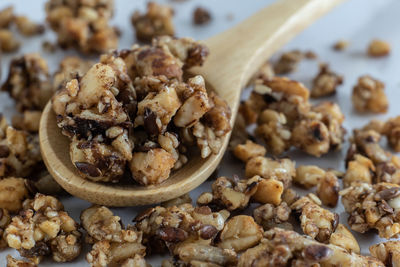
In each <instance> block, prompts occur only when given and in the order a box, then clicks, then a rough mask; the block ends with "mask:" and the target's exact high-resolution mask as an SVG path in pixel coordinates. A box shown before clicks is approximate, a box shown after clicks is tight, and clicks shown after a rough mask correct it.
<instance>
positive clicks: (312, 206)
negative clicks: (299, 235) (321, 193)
mask: <svg viewBox="0 0 400 267" xmlns="http://www.w3.org/2000/svg"><path fill="white" fill-rule="evenodd" d="M311 196H312V198H310V195H309V196H305V197H302V198H300V199H299V200H297V201H296V202H294V203H293V204H292V205H291V208H292V210H294V211H295V212H297V213H300V222H301V228H302V230H303V232H304V233H305V234H306V235H308V236H310V237H312V238H314V239H316V240H318V241H320V242H328V241H329V238H330V237H331V235H332V233H333V232H335V230H336V227H337V225H338V223H339V215H338V214H337V213H332V212H331V211H329V210H327V209H324V208H322V207H320V203H316V202H315V200H316V201H317V202H320V200H319V199H318V198H317V197H316V196H315V195H311Z"/></svg>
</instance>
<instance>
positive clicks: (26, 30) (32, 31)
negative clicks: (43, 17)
mask: <svg viewBox="0 0 400 267" xmlns="http://www.w3.org/2000/svg"><path fill="white" fill-rule="evenodd" d="M14 22H15V25H16V26H17V29H18V31H19V32H20V33H21V34H22V35H24V36H33V35H38V34H42V33H43V32H44V25H41V24H37V23H35V22H33V21H31V20H30V19H29V18H28V17H26V16H15V17H14Z"/></svg>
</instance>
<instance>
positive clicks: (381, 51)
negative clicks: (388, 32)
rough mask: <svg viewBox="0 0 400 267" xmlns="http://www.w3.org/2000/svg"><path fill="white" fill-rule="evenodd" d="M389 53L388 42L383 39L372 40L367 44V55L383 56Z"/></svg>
mask: <svg viewBox="0 0 400 267" xmlns="http://www.w3.org/2000/svg"><path fill="white" fill-rule="evenodd" d="M389 53H390V44H389V43H388V42H386V41H383V40H377V39H375V40H372V41H371V42H370V43H369V45H368V56H370V57H383V56H387V55H389Z"/></svg>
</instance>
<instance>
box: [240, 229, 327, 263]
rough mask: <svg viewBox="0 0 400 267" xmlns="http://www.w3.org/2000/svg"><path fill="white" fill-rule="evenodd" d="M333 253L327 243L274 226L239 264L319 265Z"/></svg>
mask: <svg viewBox="0 0 400 267" xmlns="http://www.w3.org/2000/svg"><path fill="white" fill-rule="evenodd" d="M332 254H333V250H332V249H331V248H329V247H328V246H327V245H324V244H321V243H319V242H317V241H315V240H312V239H309V238H306V237H304V236H302V235H299V234H298V233H296V232H294V231H290V230H283V229H280V228H273V229H271V230H269V231H267V232H265V233H264V239H262V240H261V243H260V244H259V245H258V246H255V247H253V248H250V249H248V250H246V251H245V252H244V253H243V254H242V255H241V256H240V258H239V262H238V266H239V267H250V266H251V267H262V266H271V267H272V266H293V264H294V265H295V266H318V263H320V262H324V261H329V259H330V258H331V255H332ZM327 266H329V265H327Z"/></svg>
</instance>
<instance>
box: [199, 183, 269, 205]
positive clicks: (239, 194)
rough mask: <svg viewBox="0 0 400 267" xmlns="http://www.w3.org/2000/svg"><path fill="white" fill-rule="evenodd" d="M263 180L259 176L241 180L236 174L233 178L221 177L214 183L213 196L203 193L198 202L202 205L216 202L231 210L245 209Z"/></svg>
mask: <svg viewBox="0 0 400 267" xmlns="http://www.w3.org/2000/svg"><path fill="white" fill-rule="evenodd" d="M261 180H262V179H261V178H260V177H259V176H254V177H252V178H251V179H248V180H239V178H238V177H236V176H235V177H234V178H233V179H229V178H227V177H224V176H223V177H219V178H218V179H217V180H216V181H215V182H214V183H213V184H212V197H210V195H208V194H204V193H203V194H202V195H201V196H200V197H199V199H198V200H197V202H198V203H201V204H202V205H208V204H215V205H217V206H218V207H223V208H226V209H228V210H230V211H232V210H236V209H244V208H245V207H247V205H248V203H249V200H250V197H251V196H253V195H254V194H255V193H256V192H257V188H258V185H259V182H260V181H261Z"/></svg>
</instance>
